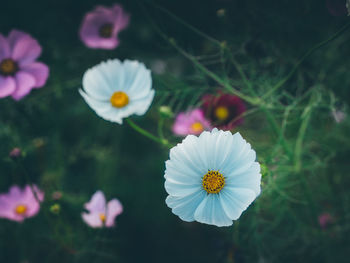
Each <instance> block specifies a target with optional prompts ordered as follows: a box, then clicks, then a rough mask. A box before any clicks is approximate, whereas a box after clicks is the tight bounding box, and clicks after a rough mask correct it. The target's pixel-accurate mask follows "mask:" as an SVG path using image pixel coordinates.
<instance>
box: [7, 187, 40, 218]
mask: <svg viewBox="0 0 350 263" xmlns="http://www.w3.org/2000/svg"><path fill="white" fill-rule="evenodd" d="M33 191H34V192H35V194H36V196H37V198H38V200H39V201H40V202H42V201H43V200H44V192H42V191H41V190H39V189H38V187H37V186H36V185H33V187H32V188H31V187H30V186H29V185H26V186H25V187H24V189H23V190H22V189H20V188H19V187H18V186H17V185H14V186H12V187H11V188H10V190H9V192H8V193H6V194H0V217H2V218H7V219H9V220H13V221H18V222H22V221H23V220H24V219H25V218H29V217H33V216H35V215H36V214H37V213H38V212H39V210H40V203H39V202H38V200H37V199H36V197H35V195H34V193H33Z"/></svg>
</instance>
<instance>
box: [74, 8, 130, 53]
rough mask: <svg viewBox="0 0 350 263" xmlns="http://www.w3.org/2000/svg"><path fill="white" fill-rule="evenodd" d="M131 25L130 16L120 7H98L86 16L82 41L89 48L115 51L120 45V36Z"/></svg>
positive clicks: (82, 30)
mask: <svg viewBox="0 0 350 263" xmlns="http://www.w3.org/2000/svg"><path fill="white" fill-rule="evenodd" d="M128 24H129V15H128V14H126V13H125V12H124V10H123V8H122V7H121V6H120V5H117V4H115V5H113V6H112V7H111V8H107V7H104V6H97V7H96V8H95V9H94V10H93V11H92V12H89V13H87V14H86V15H85V17H84V19H83V22H82V25H81V28H80V39H81V40H82V41H83V42H84V44H85V45H86V46H87V47H89V48H101V49H114V48H116V47H117V46H118V45H119V39H118V34H119V32H120V31H121V30H123V29H125V28H126V27H127V26H128Z"/></svg>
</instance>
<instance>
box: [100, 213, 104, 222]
mask: <svg viewBox="0 0 350 263" xmlns="http://www.w3.org/2000/svg"><path fill="white" fill-rule="evenodd" d="M99 217H100V219H101V221H102V223H104V222H106V215H105V214H104V213H101V214H99Z"/></svg>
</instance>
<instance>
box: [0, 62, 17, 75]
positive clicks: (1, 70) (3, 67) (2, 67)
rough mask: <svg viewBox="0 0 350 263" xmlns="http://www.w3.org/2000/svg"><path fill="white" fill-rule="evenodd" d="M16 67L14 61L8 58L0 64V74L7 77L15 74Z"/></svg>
mask: <svg viewBox="0 0 350 263" xmlns="http://www.w3.org/2000/svg"><path fill="white" fill-rule="evenodd" d="M17 70H18V66H17V63H16V62H15V61H13V60H12V59H10V58H7V59H4V60H3V61H1V63H0V74H2V75H5V76H9V75H13V74H15V73H16V72H17Z"/></svg>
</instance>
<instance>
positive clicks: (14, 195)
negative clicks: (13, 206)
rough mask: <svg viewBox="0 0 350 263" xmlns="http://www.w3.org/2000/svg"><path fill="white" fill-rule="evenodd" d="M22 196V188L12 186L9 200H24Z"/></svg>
mask: <svg viewBox="0 0 350 263" xmlns="http://www.w3.org/2000/svg"><path fill="white" fill-rule="evenodd" d="M22 195H23V192H22V190H21V188H19V187H18V186H17V185H13V186H11V188H10V191H9V194H8V196H9V198H11V199H16V200H18V199H21V198H22Z"/></svg>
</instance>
